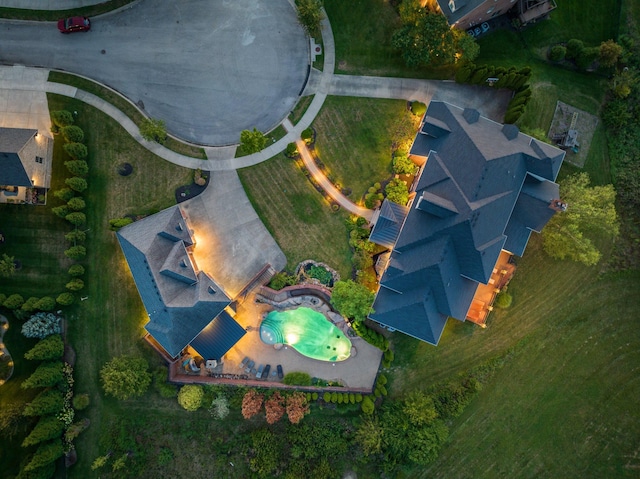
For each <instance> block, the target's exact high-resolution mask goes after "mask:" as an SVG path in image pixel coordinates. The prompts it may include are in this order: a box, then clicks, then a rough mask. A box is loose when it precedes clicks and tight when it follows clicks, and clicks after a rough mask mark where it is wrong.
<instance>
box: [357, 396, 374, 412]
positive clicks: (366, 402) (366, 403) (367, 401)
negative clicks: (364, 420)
mask: <svg viewBox="0 0 640 479" xmlns="http://www.w3.org/2000/svg"><path fill="white" fill-rule="evenodd" d="M360 407H361V408H362V412H363V413H365V414H367V415H370V414H373V411H374V410H375V408H376V406H375V404H373V401H372V400H371V397H370V396H365V397H364V398H363V399H362V403H361V404H360Z"/></svg>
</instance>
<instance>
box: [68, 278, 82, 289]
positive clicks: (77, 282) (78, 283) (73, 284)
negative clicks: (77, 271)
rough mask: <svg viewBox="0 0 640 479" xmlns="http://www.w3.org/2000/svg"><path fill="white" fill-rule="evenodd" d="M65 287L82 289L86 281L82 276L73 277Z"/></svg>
mask: <svg viewBox="0 0 640 479" xmlns="http://www.w3.org/2000/svg"><path fill="white" fill-rule="evenodd" d="M65 288H67V289H68V290H69V291H80V290H81V289H82V288H84V281H82V280H81V279H80V278H73V279H72V280H71V281H69V282H68V283H67V284H66V285H65Z"/></svg>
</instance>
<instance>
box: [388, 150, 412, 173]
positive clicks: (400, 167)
mask: <svg viewBox="0 0 640 479" xmlns="http://www.w3.org/2000/svg"><path fill="white" fill-rule="evenodd" d="M417 169H418V167H417V166H416V164H415V163H414V162H413V161H411V159H410V158H409V156H408V155H407V153H406V152H401V153H400V152H398V153H396V155H395V156H394V157H393V172H394V173H396V174H398V175H413V174H414V173H415V172H416V170H417Z"/></svg>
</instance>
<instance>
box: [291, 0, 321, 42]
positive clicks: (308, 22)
mask: <svg viewBox="0 0 640 479" xmlns="http://www.w3.org/2000/svg"><path fill="white" fill-rule="evenodd" d="M295 4H296V11H297V13H298V22H299V23H300V25H302V28H303V29H304V31H305V32H306V33H307V35H309V36H310V37H317V36H318V34H319V33H320V22H321V21H322V19H323V18H324V15H323V13H322V0H295Z"/></svg>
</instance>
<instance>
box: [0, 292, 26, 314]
mask: <svg viewBox="0 0 640 479" xmlns="http://www.w3.org/2000/svg"><path fill="white" fill-rule="evenodd" d="M23 304H24V298H23V297H22V296H20V295H19V294H17V293H16V294H12V295H11V296H9V297H7V299H5V300H4V302H3V303H2V306H4V307H5V308H7V309H12V310H15V309H19V308H20V307H22V305H23Z"/></svg>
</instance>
